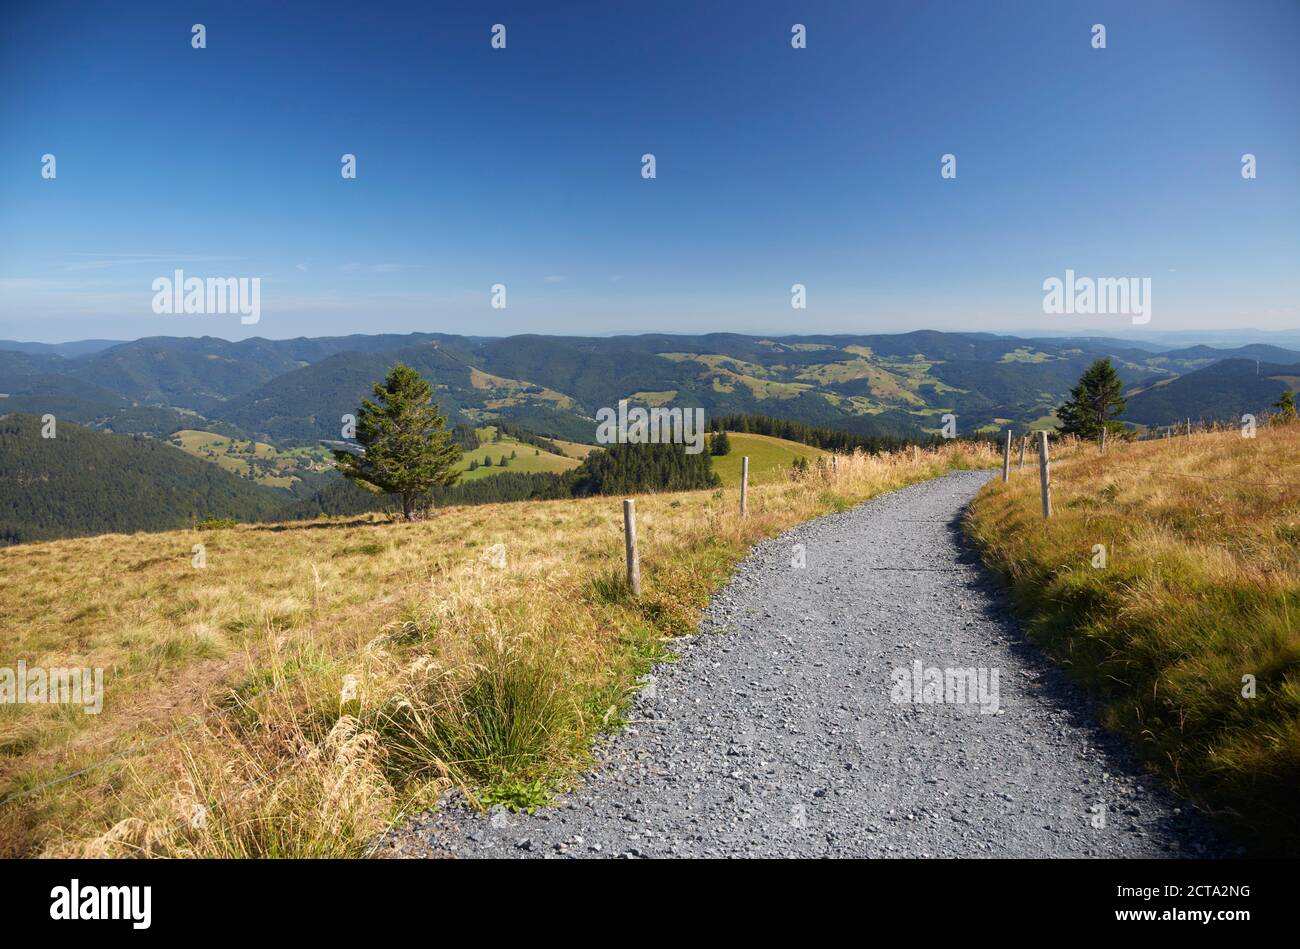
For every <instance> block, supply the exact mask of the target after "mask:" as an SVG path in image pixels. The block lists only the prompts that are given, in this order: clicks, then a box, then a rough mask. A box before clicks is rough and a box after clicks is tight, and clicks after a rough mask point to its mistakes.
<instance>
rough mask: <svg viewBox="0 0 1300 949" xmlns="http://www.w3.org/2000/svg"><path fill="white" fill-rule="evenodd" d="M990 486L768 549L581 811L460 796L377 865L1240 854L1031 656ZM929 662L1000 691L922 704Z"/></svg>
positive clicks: (668, 669) (648, 699) (605, 753)
mask: <svg viewBox="0 0 1300 949" xmlns="http://www.w3.org/2000/svg"><path fill="white" fill-rule="evenodd" d="M989 477H990V474H989V473H988V472H955V473H953V474H950V475H947V476H945V477H942V478H939V479H936V480H933V481H928V482H925V483H922V484H917V485H913V486H912V487H909V488H905V489H903V490H901V491H897V492H894V493H892V494H888V495H884V496H882V497H879V498H877V499H875V500H872V501H869V502H867V503H865V504H862V505H859V506H858V507H856V508H853V509H852V510H849V511H846V512H843V513H839V514H832V515H829V516H826V517H822V518H819V519H817V520H815V521H811V522H809V523H807V524H804V525H801V526H800V527H797V528H795V529H794V530H791V531H789V532H787V533H785V534H783V535H781V536H780V537H777V538H774V539H772V540H769V541H765V542H763V543H761V544H759V545H758V546H757V547H756V548H755V549H754V551H753V553H752V554H751V556H750V557H749V558H748V559H747V560H745V562H744V563H743V564H742V565H741V566H740V568H739V569H738V571H737V573H736V575H735V577H734V578H733V579H732V581H731V582H730V583H728V584H727V586H726V587H725V588H724V589H722V590H721V591H719V593H718V594H717V595H716V596H715V597H714V599H713V602H712V603H711V604H710V606H709V608H708V610H707V612H706V614H705V618H704V621H703V623H702V624H701V627H700V633H699V634H698V635H695V636H691V637H686V638H683V639H680V640H678V641H677V642H676V643H675V644H674V650H675V652H676V654H677V657H678V658H677V660H676V661H673V662H667V663H664V664H661V665H660V666H659V667H657V668H656V669H655V671H654V673H653V675H651V676H649V677H648V678H647V680H646V683H645V687H644V688H643V689H642V690H641V692H640V693H639V695H638V697H637V700H636V703H635V706H634V708H633V711H632V713H631V718H632V724H631V726H630V727H628V728H626V729H625V730H624V731H623V732H621V733H620V734H619V735H618V736H616V737H614V738H612V739H611V740H609V741H607V742H604V743H602V745H601V746H600V747H599V748H598V749H597V750H596V761H597V764H596V766H595V767H594V768H593V769H592V771H591V772H590V773H588V774H586V775H583V776H582V778H581V779H580V781H579V783H578V784H577V786H576V788H575V789H574V790H573V791H572V792H570V793H567V794H564V795H562V796H561V797H559V798H558V799H557V800H556V802H555V804H554V805H553V806H551V807H547V808H541V809H539V810H537V811H536V812H535V813H533V814H532V815H527V814H523V813H510V812H507V811H505V810H504V809H502V808H500V807H496V808H493V809H492V810H491V811H489V812H488V813H486V814H480V813H476V812H475V811H473V810H472V809H470V808H469V807H468V806H466V805H465V804H464V802H463V801H461V800H460V799H459V798H458V797H457V796H456V795H454V794H453V795H449V796H448V798H447V799H446V800H445V801H444V802H443V804H442V807H441V808H440V809H439V810H438V811H437V812H431V813H427V814H423V815H419V816H417V817H415V818H413V819H411V820H410V821H409V822H408V823H407V824H406V825H405V826H403V827H401V828H399V829H397V830H395V831H393V832H390V833H389V834H388V835H386V836H385V837H384V838H383V839H382V841H381V842H380V846H379V850H378V852H379V853H380V854H381V855H392V856H458V857H547V858H555V857H570V858H574V857H616V856H618V857H668V856H692V857H724V856H727V857H729V856H747V857H973V856H990V857H1085V856H1097V857H1172V856H1220V855H1222V853H1223V850H1222V844H1221V843H1220V842H1219V841H1218V840H1217V839H1216V837H1215V836H1214V834H1213V832H1212V830H1211V829H1210V827H1209V825H1208V823H1207V822H1206V821H1205V819H1204V818H1203V817H1202V816H1201V815H1200V814H1198V813H1196V812H1195V811H1194V810H1193V809H1192V808H1191V807H1190V805H1188V804H1186V803H1185V802H1182V801H1180V800H1178V799H1177V798H1175V797H1174V796H1173V795H1171V794H1170V793H1169V792H1168V791H1167V790H1165V789H1163V788H1162V787H1161V785H1160V784H1159V779H1158V778H1156V777H1155V776H1153V775H1151V774H1149V773H1146V772H1144V771H1143V769H1142V766H1141V765H1140V764H1139V763H1138V762H1137V761H1136V760H1135V758H1134V757H1133V755H1132V753H1131V752H1130V751H1129V749H1128V748H1127V747H1126V745H1125V744H1124V743H1123V742H1122V741H1121V740H1120V739H1118V738H1116V737H1114V736H1111V735H1107V734H1106V733H1104V732H1103V731H1102V730H1101V729H1100V728H1099V727H1098V725H1097V721H1096V716H1095V714H1094V711H1093V709H1092V708H1091V706H1090V704H1089V702H1088V700H1087V699H1086V697H1085V696H1084V695H1083V694H1082V693H1081V692H1080V691H1079V690H1078V689H1077V688H1075V687H1074V686H1072V685H1071V684H1070V683H1069V682H1067V681H1066V680H1065V679H1064V677H1063V676H1062V675H1061V673H1060V672H1059V671H1058V670H1057V669H1056V668H1055V667H1054V666H1052V665H1051V664H1050V663H1049V662H1047V661H1046V660H1045V659H1044V658H1043V657H1042V656H1041V655H1040V654H1039V652H1038V651H1037V650H1036V649H1035V648H1034V647H1032V646H1031V645H1029V644H1028V643H1027V641H1026V639H1025V637H1024V634H1023V632H1022V630H1021V628H1020V626H1019V624H1018V623H1017V621H1016V620H1015V619H1014V617H1013V616H1012V614H1011V612H1010V610H1009V607H1008V603H1007V600H1006V598H1005V596H1004V594H1003V593H1002V592H1001V590H1000V589H999V588H998V587H997V586H996V585H995V583H994V582H993V581H992V580H991V579H990V578H989V576H988V574H987V573H986V572H985V571H984V570H983V568H982V567H981V566H980V565H979V562H978V558H977V557H976V555H975V554H974V553H973V552H972V551H971V550H970V549H969V548H968V547H967V546H966V544H965V543H964V541H963V539H962V537H961V533H960V518H961V515H962V513H963V511H964V509H965V507H966V505H967V503H968V502H969V501H970V499H971V497H972V496H973V495H974V494H975V492H976V491H977V490H978V489H979V487H980V486H981V485H982V484H983V483H984V482H985V481H986V480H988V479H989ZM797 544H802V545H803V555H804V557H805V559H806V567H802V568H799V567H795V566H793V565H792V563H793V562H794V561H795V560H796V558H797V557H798V550H797V548H796V546H795V545H797ZM916 662H920V663H921V666H922V668H923V669H925V668H931V667H933V668H937V669H939V670H945V669H969V668H972V667H973V668H975V669H976V670H977V674H978V670H987V673H986V678H984V679H983V681H984V682H985V684H986V685H987V686H988V688H987V690H986V691H985V692H984V693H978V692H967V691H965V690H964V689H959V690H957V692H956V693H955V694H953V695H950V696H944V695H942V694H941V695H940V698H944V699H947V698H952V699H966V700H967V701H929V702H926V701H922V702H913V701H910V698H911V692H910V688H909V687H910V685H911V683H912V682H913V673H912V670H913V664H914V663H916ZM895 670H905V672H903V673H898V674H897V676H896V674H895ZM993 670H996V672H997V691H996V698H997V701H996V703H995V702H993V701H992V697H993V695H994V693H993V690H992V683H993V680H992V671H993ZM900 681H901V682H902V683H903V685H901V686H899V685H896V683H898V682H900ZM900 689H906V694H902V695H900V694H898V693H899V692H900ZM891 692H892V693H895V694H894V695H893V697H892V698H891ZM981 696H982V698H983V701H982V702H980V701H978V699H980V698H981ZM921 697H922V698H924V697H925V696H924V693H922V695H921ZM933 697H934V696H931V698H933ZM898 698H902V699H903V701H895V699H898ZM972 700H975V701H972Z"/></svg>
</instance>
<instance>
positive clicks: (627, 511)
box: [623, 498, 641, 596]
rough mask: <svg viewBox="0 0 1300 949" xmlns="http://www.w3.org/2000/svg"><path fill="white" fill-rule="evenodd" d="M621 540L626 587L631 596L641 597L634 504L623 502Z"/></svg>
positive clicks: (639, 559)
mask: <svg viewBox="0 0 1300 949" xmlns="http://www.w3.org/2000/svg"><path fill="white" fill-rule="evenodd" d="M623 540H624V542H625V543H626V546H627V585H628V586H629V587H631V589H632V595H633V596H640V595H641V556H640V554H639V553H638V552H637V549H636V502H635V501H633V500H632V499H631V498H626V499H624V501H623Z"/></svg>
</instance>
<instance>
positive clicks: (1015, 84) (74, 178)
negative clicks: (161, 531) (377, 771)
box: [0, 0, 1300, 341]
mask: <svg viewBox="0 0 1300 949" xmlns="http://www.w3.org/2000/svg"><path fill="white" fill-rule="evenodd" d="M3 19H4V21H5V22H6V25H7V26H8V27H9V28H8V29H6V30H4V31H0V87H3V88H5V89H7V90H19V89H23V88H24V87H25V85H26V84H27V83H29V82H30V81H31V77H33V76H36V75H39V76H40V77H41V81H40V88H41V94H40V95H39V96H32V95H27V96H20V95H17V94H16V93H14V92H10V93H8V94H0V143H3V145H4V148H2V149H0V258H2V259H3V261H4V263H3V265H0V337H3V338H20V337H23V338H25V337H29V336H32V335H33V332H32V331H33V328H34V327H35V326H39V327H40V331H39V332H38V333H37V334H35V335H38V336H39V337H41V338H43V339H55V338H58V339H61V340H64V341H71V340H80V339H135V338H140V337H148V336H159V335H171V336H188V335H194V336H201V335H212V336H218V337H221V338H231V339H232V340H237V339H242V338H248V337H253V336H263V337H266V338H282V339H289V338H295V337H298V336H308V337H310V336H325V335H347V334H349V333H351V332H355V331H356V328H357V327H359V326H365V327H366V328H367V330H368V331H369V332H375V333H405V332H443V333H453V334H460V335H469V334H467V333H466V327H470V326H472V327H473V328H474V329H475V330H478V331H480V332H481V331H482V330H484V329H490V330H491V331H492V333H493V335H501V336H511V335H522V334H527V333H539V334H544V335H628V334H629V333H633V332H656V331H657V332H666V333H682V332H688V331H690V330H692V329H693V328H694V327H697V326H699V325H708V326H710V328H711V329H712V330H713V331H716V332H739V333H746V334H752V335H785V334H788V332H789V327H790V326H791V325H797V326H799V327H800V328H801V329H802V330H803V331H805V332H811V333H820V334H844V333H856V334H869V333H897V332H906V331H909V330H910V329H911V328H912V327H914V326H916V325H918V324H924V325H926V326H931V327H933V328H935V329H936V330H937V331H941V332H968V331H972V330H976V329H978V330H981V331H993V332H1000V333H1004V334H1009V335H1020V334H1023V333H1024V332H1026V331H1025V330H1023V327H1024V326H1026V325H1031V324H1034V323H1039V322H1045V323H1047V324H1048V328H1045V329H1043V330H1041V331H1037V332H1041V333H1043V334H1048V333H1050V334H1053V335H1056V334H1063V335H1069V336H1119V335H1125V333H1126V331H1128V330H1131V329H1132V328H1133V327H1132V325H1131V324H1130V321H1129V320H1128V319H1127V318H1126V317H1125V316H1117V315H1101V316H1082V315H1079V314H1071V315H1060V316H1056V317H1052V316H1050V315H1047V314H1045V312H1044V295H1043V289H1044V288H1043V282H1044V281H1045V280H1048V279H1053V278H1058V277H1059V276H1060V275H1062V274H1064V273H1066V272H1067V271H1071V270H1072V271H1076V272H1077V273H1079V274H1081V275H1086V276H1092V277H1095V278H1097V279H1104V278H1122V279H1134V280H1136V279H1138V278H1142V279H1144V280H1150V281H1151V285H1152V299H1153V303H1152V322H1151V324H1149V325H1150V328H1151V329H1152V330H1159V331H1163V332H1177V331H1197V332H1214V331H1215V329H1214V328H1215V327H1221V326H1223V325H1224V324H1225V323H1229V322H1231V321H1232V320H1239V321H1240V322H1242V323H1250V324H1252V325H1253V326H1255V327H1259V332H1276V331H1291V330H1296V329H1300V309H1297V305H1296V304H1295V302H1294V301H1296V300H1297V299H1298V298H1300V274H1297V272H1296V268H1295V266H1294V261H1295V260H1297V259H1300V223H1297V222H1300V130H1298V129H1297V127H1296V124H1295V122H1294V121H1293V117H1292V111H1293V109H1292V104H1291V99H1292V93H1293V90H1294V89H1295V88H1297V87H1300V63H1298V62H1297V61H1296V59H1295V57H1294V55H1293V50H1292V47H1291V42H1290V38H1291V37H1293V36H1295V35H1296V33H1297V31H1298V30H1300V7H1297V6H1296V5H1295V4H1292V3H1287V2H1283V0H1258V2H1255V3H1253V4H1251V6H1250V15H1249V16H1243V15H1240V14H1239V13H1238V11H1236V10H1226V9H1223V8H1221V7H1216V6H1214V5H1211V4H1206V3H1175V2H1160V3H1153V4H1149V5H1144V6H1143V8H1142V9H1140V10H1132V9H1129V8H1128V7H1127V6H1126V5H1124V4H1121V3H1117V2H1097V3H1094V4H1092V5H1090V7H1089V9H1088V11H1087V12H1086V15H1085V14H1084V13H1080V12H1078V11H1075V10H1073V9H1070V8H1068V7H1063V6H1059V5H1055V6H1052V7H1050V8H1046V7H1044V6H1043V5H1042V4H1038V3H1031V2H1028V0H1015V2H1008V3H1005V4H1000V5H998V6H996V7H994V8H992V9H975V8H970V7H967V6H965V5H962V4H955V3H954V4H947V3H945V4H937V5H934V6H929V7H926V8H924V9H918V8H904V9H898V8H884V9H879V10H848V11H839V10H831V9H815V10H807V11H799V12H797V13H792V12H790V11H789V10H787V9H786V8H785V7H783V6H782V5H780V4H775V3H760V4H757V5H754V6H753V7H750V8H747V9H746V11H745V16H744V17H743V18H742V17H737V16H735V15H734V11H730V10H726V9H722V8H716V7H709V8H704V9H700V8H696V7H693V6H689V5H684V4H677V5H669V6H668V7H666V8H664V9H661V10H657V11H656V16H655V17H653V18H646V17H644V16H642V15H640V14H638V13H637V12H636V11H629V10H607V9H602V8H600V7H599V6H596V5H579V6H578V7H574V8H570V9H569V10H567V11H566V12H565V13H563V14H557V13H554V12H547V11H536V10H530V9H528V8H527V7H525V6H518V5H507V6H506V7H504V8H502V9H500V10H495V11H493V12H492V14H491V15H490V16H489V15H486V14H480V13H477V12H475V11H463V10H451V11H446V10H436V11H435V10H431V9H428V8H425V7H422V6H420V5H418V4H413V3H398V4H393V5H391V6H390V7H388V8H386V11H385V15H383V16H375V15H374V13H373V12H372V11H370V10H368V9H366V10H354V9H350V8H343V7H340V8H332V9H329V10H328V11H325V12H323V13H319V14H317V15H314V16H307V17H303V16H302V15H301V14H300V13H299V12H298V11H296V10H293V9H292V8H289V7H286V8H267V7H265V6H263V5H258V4H250V3H234V4H230V5H228V6H223V7H222V8H221V10H219V11H213V10H212V9H210V8H208V7H205V6H204V5H202V4H179V5H173V4H164V3H160V2H149V3H143V4H140V5H138V6H135V7H133V8H132V9H131V10H130V11H129V12H127V13H123V12H122V11H120V10H116V9H112V10H110V9H107V8H105V9H83V8H81V7H79V6H78V5H75V4H70V3H67V2H54V3H48V4H42V5H40V6H38V7H37V6H32V7H24V8H17V7H13V8H9V9H7V10H6V12H5V14H4V15H3ZM196 23H202V24H204V25H205V29H206V33H205V43H206V45H205V47H204V48H202V49H195V48H192V45H191V24H196ZM495 23H503V24H505V25H506V26H507V28H508V33H507V46H506V48H505V49H492V48H491V46H490V41H491V34H490V28H491V26H492V25H493V24H495ZM792 23H802V24H804V25H805V26H806V29H807V44H806V48H803V49H795V48H792V45H791V41H790V40H791V24H792ZM1093 23H1101V24H1103V25H1104V26H1105V27H1106V30H1107V34H1106V40H1107V43H1106V47H1105V48H1104V49H1097V48H1093V47H1092V44H1091V42H1090V40H1091V38H1092V37H1091V35H1090V28H1091V25H1092V24H1093ZM398 24H400V28H399V27H398ZM575 49H580V50H581V52H582V55H581V56H576V57H575V56H574V55H573V53H574V50H575ZM1209 63H1213V64H1215V67H1216V68H1215V69H1213V70H1209V69H1206V68H1205V67H1206V65H1207V64H1209ZM936 67H937V68H936ZM124 102H130V103H131V108H130V109H125V108H123V107H122V106H121V103H124ZM1189 104H1194V106H1195V107H1194V108H1191V107H1189ZM214 131H215V132H217V133H218V134H217V136H216V137H214ZM647 153H649V154H654V155H655V156H656V176H655V178H653V179H647V178H643V177H642V168H643V164H642V156H643V155H644V154H647ZM1247 153H1249V154H1251V155H1253V156H1255V158H1256V159H1257V161H1258V165H1257V176H1256V177H1255V178H1254V179H1251V180H1246V179H1245V178H1244V177H1243V174H1242V170H1243V167H1242V157H1243V156H1244V155H1245V154H1247ZM47 154H49V155H53V156H54V157H55V159H56V161H57V166H56V171H57V173H56V174H55V176H54V177H52V178H49V179H46V178H44V177H42V168H43V164H42V162H43V156H45V155H47ZM948 154H951V155H953V156H955V170H956V177H955V178H948V179H945V178H943V177H941V164H942V162H941V159H942V157H943V156H945V155H948ZM344 155H354V156H355V160H356V172H357V175H356V178H354V179H345V178H343V177H342V175H341V173H340V163H341V159H342V156H344ZM175 270H182V271H183V272H184V273H185V274H187V275H189V276H197V277H200V278H218V277H232V276H234V277H239V278H245V277H247V278H252V279H257V280H258V281H260V283H259V286H261V283H264V284H265V289H264V292H263V293H262V297H261V299H262V306H261V311H260V314H259V317H260V319H259V322H258V323H257V324H256V325H247V326H241V325H240V320H239V318H238V317H234V318H232V317H230V316H222V315H207V316H195V315H189V316H185V315H162V314H157V313H154V312H153V311H152V310H151V307H150V302H151V298H152V297H153V291H152V289H151V282H152V281H153V280H155V279H156V278H159V277H163V276H170V275H171V274H172V273H173V272H174V271H175ZM498 283H500V284H504V285H505V286H506V287H508V289H509V298H508V304H507V306H506V308H505V309H501V310H497V309H493V308H491V306H490V305H489V296H490V293H491V288H492V287H493V286H494V285H496V284H498ZM795 284H801V285H804V286H806V288H807V308H806V309H802V310H798V311H793V310H792V309H791V293H792V290H791V288H792V286H793V285H795ZM651 324H653V325H657V326H658V327H659V329H658V330H645V329H644V327H646V326H647V325H651ZM1227 331H1231V330H1227Z"/></svg>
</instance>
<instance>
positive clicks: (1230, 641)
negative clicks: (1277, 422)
mask: <svg viewBox="0 0 1300 949" xmlns="http://www.w3.org/2000/svg"><path fill="white" fill-rule="evenodd" d="M1298 469H1300V427H1297V426H1295V425H1291V426H1286V427H1280V426H1279V427H1273V428H1261V429H1260V430H1259V431H1258V436H1257V437H1256V438H1253V439H1249V438H1243V437H1242V436H1241V434H1240V433H1239V432H1237V431H1236V430H1231V431H1227V432H1216V433H1209V434H1197V435H1195V436H1194V437H1192V438H1190V439H1188V438H1182V437H1180V438H1175V439H1171V440H1167V441H1166V440H1158V441H1150V442H1139V443H1135V444H1127V445H1125V444H1117V445H1114V446H1112V448H1111V449H1110V450H1108V451H1107V452H1106V453H1105V454H1104V455H1103V454H1100V453H1098V452H1097V451H1096V450H1095V449H1092V450H1084V451H1081V452H1080V453H1079V454H1077V455H1076V456H1075V457H1074V458H1072V459H1071V460H1069V461H1066V462H1062V463H1060V464H1057V465H1054V466H1053V508H1054V516H1053V517H1052V518H1051V520H1050V522H1048V523H1047V524H1046V526H1045V525H1044V523H1043V521H1042V518H1041V511H1040V506H1039V484H1038V472H1037V469H1036V468H1035V469H1033V470H1029V469H1028V468H1027V470H1026V471H1025V473H1024V474H1023V475H1022V476H1018V477H1015V478H1013V479H1012V481H1011V483H1010V485H1003V484H1001V483H1000V482H998V481H995V482H993V483H991V484H990V485H988V486H987V487H986V488H985V489H984V491H983V492H982V493H981V495H980V496H979V497H978V498H977V500H976V502H975V503H974V505H973V506H972V512H971V515H970V517H969V519H968V528H969V530H970V532H971V534H972V535H973V537H974V538H975V539H976V541H977V542H978V543H979V545H980V546H981V548H982V550H983V552H984V555H985V558H986V560H987V561H988V562H989V563H990V564H991V565H993V566H994V567H996V568H997V569H998V570H1000V571H1001V572H1002V573H1003V574H1004V575H1005V576H1006V577H1007V578H1008V579H1009V581H1010V583H1011V584H1012V587H1013V590H1014V595H1015V599H1016V603H1017V606H1018V608H1019V609H1020V610H1021V611H1022V612H1023V614H1024V615H1025V616H1026V617H1027V618H1028V620H1029V629H1030V632H1031V634H1032V635H1033V636H1034V638H1035V639H1037V640H1038V641H1039V642H1041V643H1043V644H1044V645H1046V647H1047V648H1048V649H1049V650H1050V651H1051V652H1052V653H1053V654H1054V655H1055V656H1056V657H1057V659H1058V660H1059V661H1061V662H1062V663H1063V664H1065V665H1066V666H1067V667H1068V669H1069V670H1070V671H1071V673H1072V674H1073V675H1074V676H1075V677H1076V678H1078V679H1079V680H1080V681H1082V682H1084V683H1085V684H1086V685H1087V686H1089V687H1090V688H1091V689H1092V690H1093V691H1094V692H1095V693H1096V694H1097V695H1098V696H1099V697H1100V698H1101V700H1102V702H1103V703H1104V717H1105V722H1106V724H1107V725H1109V726H1110V727H1112V728H1114V729H1117V730H1119V731H1121V732H1123V733H1125V734H1127V735H1129V736H1131V737H1132V738H1133V739H1134V740H1135V741H1136V742H1137V743H1138V744H1139V745H1140V747H1141V748H1142V749H1143V751H1144V752H1145V753H1146V756H1147V757H1148V759H1149V760H1150V761H1151V762H1152V763H1153V764H1154V765H1155V766H1157V767H1159V768H1160V769H1161V770H1163V771H1164V772H1165V773H1166V774H1167V775H1168V776H1169V777H1170V778H1171V779H1172V780H1173V781H1174V783H1175V784H1176V785H1177V786H1178V787H1179V788H1180V789H1181V790H1182V791H1184V792H1185V793H1188V794H1191V795H1193V796H1195V797H1198V798H1199V799H1201V800H1202V801H1203V802H1205V803H1207V804H1208V806H1210V807H1212V808H1214V809H1218V810H1221V811H1224V812H1225V813H1227V814H1229V815H1232V816H1234V817H1235V819H1237V820H1239V821H1240V822H1241V824H1242V825H1243V826H1244V828H1245V829H1246V831H1247V832H1248V833H1250V834H1252V835H1253V836H1254V837H1255V839H1256V840H1257V841H1258V843H1257V846H1258V847H1259V848H1261V849H1265V850H1269V849H1281V850H1289V851H1290V852H1292V853H1295V852H1297V850H1300V810H1298V809H1297V807H1296V804H1295V799H1296V797H1295V795H1296V788H1297V787H1300V634H1298V633H1297V630H1296V619H1297V618H1300V480H1297V478H1296V474H1297V470H1298ZM1095 545H1102V546H1104V548H1105V555H1106V563H1105V567H1104V568H1103V567H1094V566H1093V561H1094V558H1095V557H1096V556H1097V554H1096V552H1095V550H1094V548H1095ZM1246 677H1253V682H1254V687H1255V689H1256V694H1255V697H1254V698H1248V697H1244V696H1243V689H1245V688H1246V687H1247V685H1248V684H1249V683H1250V682H1251V681H1252V680H1251V679H1249V678H1246ZM1243 680H1244V681H1243Z"/></svg>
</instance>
